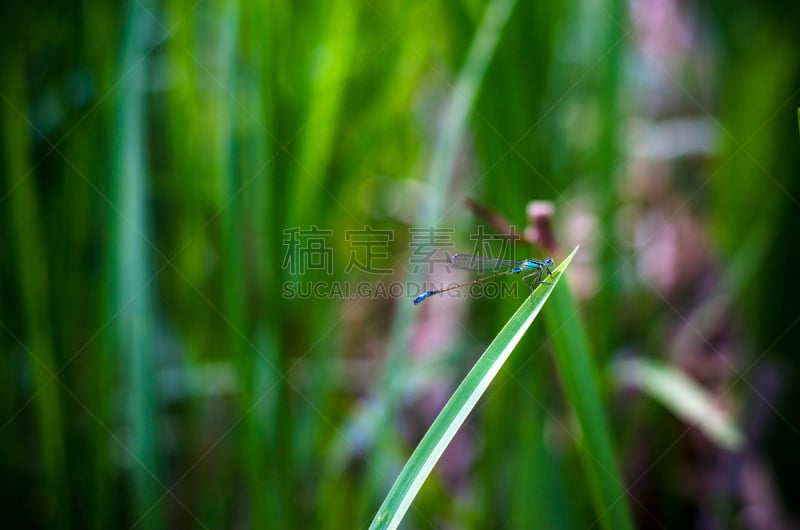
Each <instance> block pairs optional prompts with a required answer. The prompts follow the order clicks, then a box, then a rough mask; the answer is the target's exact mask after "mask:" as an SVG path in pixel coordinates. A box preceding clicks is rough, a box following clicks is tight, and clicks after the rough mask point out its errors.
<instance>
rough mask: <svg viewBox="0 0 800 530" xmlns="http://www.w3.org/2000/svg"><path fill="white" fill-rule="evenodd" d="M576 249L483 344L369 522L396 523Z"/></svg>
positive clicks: (379, 525) (394, 525) (387, 525)
mask: <svg viewBox="0 0 800 530" xmlns="http://www.w3.org/2000/svg"><path fill="white" fill-rule="evenodd" d="M577 251H578V248H577V247H576V248H575V250H573V251H572V254H570V255H569V256H568V257H567V259H565V260H564V261H563V262H562V263H561V264H560V265H559V266H558V267H557V268H556V269H555V270H554V271H553V275H552V276H551V277H550V281H552V283H551V284H542V285H540V286H539V287H538V288H537V289H536V290H535V291H534V292H533V297H532V300H531V301H528V300H525V302H524V303H523V304H522V305H521V306H520V308H519V309H518V310H517V312H516V313H514V315H513V316H512V317H511V319H510V320H509V321H508V323H506V325H505V326H504V327H503V329H502V330H501V331H500V333H499V334H498V335H497V337H495V339H494V340H493V341H492V343H491V344H490V345H489V347H488V348H486V351H485V352H484V354H483V355H482V356H481V357H480V359H478V361H477V362H476V363H475V366H473V367H472V370H470V372H469V373H468V374H467V376H466V377H465V378H464V380H463V381H462V382H461V384H460V385H459V386H458V388H457V389H456V391H455V392H454V393H453V396H452V397H451V398H450V400H449V401H448V402H447V404H446V405H445V406H444V408H443V409H442V411H441V412H440V413H439V416H438V417H437V418H436V420H435V421H434V422H433V424H432V425H431V427H430V429H428V432H427V433H425V436H423V438H422V441H420V443H419V445H418V446H417V448H416V450H414V453H413V454H412V455H411V458H410V459H409V460H408V462H407V463H406V465H405V467H404V468H403V470H402V471H401V472H400V476H398V477H397V480H396V481H395V483H394V485H393V486H392V489H391V490H390V491H389V494H388V495H387V496H386V499H385V500H384V501H383V505H381V507H380V509H379V510H378V513H377V514H376V515H375V518H374V519H373V521H372V524H371V525H370V528H397V526H398V525H399V524H400V521H401V520H402V519H403V516H404V515H405V513H406V511H407V510H408V508H409V506H411V501H413V500H414V497H415V496H416V494H417V492H419V490H420V488H421V487H422V484H423V483H424V482H425V479H427V477H428V475H429V474H430V472H431V470H432V469H433V466H434V465H435V464H436V462H437V461H438V460H439V457H441V456H442V453H444V450H445V449H446V448H447V445H448V444H449V443H450V441H451V440H452V439H453V436H454V435H455V433H456V431H458V429H459V427H461V424H463V423H464V420H466V418H467V416H468V415H469V413H470V412H471V411H472V409H473V408H474V407H475V404H476V403H477V402H478V399H479V398H480V397H481V396H482V395H483V393H484V392H485V391H486V389H487V388H488V386H489V383H491V382H492V380H493V379H494V378H495V376H496V375H497V373H498V372H499V371H500V368H501V367H502V366H503V364H504V363H505V362H506V360H507V359H508V357H509V355H510V354H511V352H512V351H513V350H514V348H515V347H516V345H517V344H518V343H519V341H520V339H521V338H522V336H523V335H524V334H525V331H527V329H528V328H529V327H530V325H531V323H532V322H533V320H534V319H535V318H536V316H537V315H538V314H539V311H540V310H541V309H542V306H543V305H544V302H545V301H546V300H547V299H548V298H549V296H550V293H552V292H553V289H554V288H555V286H556V284H558V281H559V280H560V279H561V275H562V274H563V271H564V269H565V268H566V267H567V265H569V263H570V261H572V257H573V256H574V255H575V253H576V252H577Z"/></svg>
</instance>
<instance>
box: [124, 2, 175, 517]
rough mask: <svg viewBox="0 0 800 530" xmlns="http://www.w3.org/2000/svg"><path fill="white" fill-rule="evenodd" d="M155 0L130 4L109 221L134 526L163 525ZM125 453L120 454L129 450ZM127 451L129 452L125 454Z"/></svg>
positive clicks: (126, 24) (125, 35) (126, 27)
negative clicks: (151, 124) (152, 189)
mask: <svg viewBox="0 0 800 530" xmlns="http://www.w3.org/2000/svg"><path fill="white" fill-rule="evenodd" d="M153 9H154V6H153V5H152V3H151V2H150V1H148V0H139V1H137V2H131V3H129V4H128V10H127V12H126V22H125V29H124V34H123V40H122V52H121V60H120V69H119V71H118V75H119V76H120V78H123V79H124V81H123V82H122V83H121V84H120V88H119V99H118V103H117V105H118V106H117V116H116V118H117V131H118V134H117V137H116V139H115V158H116V160H115V164H114V167H115V168H116V170H117V171H118V176H117V178H116V182H115V194H114V203H115V204H116V205H117V208H118V209H117V210H116V211H112V213H111V215H112V225H115V227H116V230H115V232H114V238H113V245H114V248H115V263H114V271H113V273H112V278H113V282H114V283H115V291H116V299H115V300H114V306H113V308H112V314H114V315H118V318H117V325H118V330H119V335H118V337H119V340H120V349H121V352H122V355H123V359H124V362H125V364H126V365H127V366H125V367H124V368H123V373H124V374H126V376H127V391H128V403H127V405H128V413H129V417H128V419H129V421H130V427H131V435H130V438H128V439H127V440H123V442H124V443H127V444H128V446H127V447H126V448H125V449H126V450H127V451H130V453H131V454H130V457H131V460H132V463H131V473H132V475H133V476H132V479H133V483H132V488H133V498H134V510H135V511H134V514H135V516H134V520H137V519H139V517H144V518H143V519H142V520H141V522H140V523H139V525H138V527H139V528H145V529H156V528H161V527H163V522H164V520H163V509H162V507H161V501H160V497H161V495H162V493H163V492H162V491H160V488H158V486H156V484H154V482H156V481H158V480H159V478H158V477H160V474H161V473H160V468H161V466H160V462H159V459H158V450H157V441H158V438H159V436H158V434H157V425H158V420H157V411H156V399H155V390H156V389H155V380H156V378H155V374H154V368H153V361H154V359H153V355H154V352H155V340H154V330H153V327H154V322H153V304H152V279H151V277H150V275H151V274H152V271H151V265H150V255H149V252H148V250H149V248H148V241H149V233H150V230H149V224H150V220H149V213H148V208H147V201H148V193H149V185H148V178H149V174H148V166H149V156H148V150H147V144H146V141H145V138H146V134H147V122H146V116H147V107H146V90H147V81H148V77H147V68H148V63H149V61H148V53H149V50H148V47H147V46H148V43H149V38H150V30H151V27H152V24H153V17H152V12H153ZM127 451H126V452H127ZM126 456H127V455H126Z"/></svg>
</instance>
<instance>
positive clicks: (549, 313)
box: [544, 289, 633, 530]
mask: <svg viewBox="0 0 800 530" xmlns="http://www.w3.org/2000/svg"><path fill="white" fill-rule="evenodd" d="M544 318H545V322H546V323H547V327H548V329H549V330H550V334H551V338H552V341H553V350H554V361H555V365H556V370H557V371H558V374H559V377H560V379H561V383H562V384H563V385H564V390H565V392H566V395H567V400H568V402H569V406H570V408H571V409H572V412H573V414H574V415H575V419H576V420H577V422H578V424H579V425H580V428H581V430H580V432H581V433H582V437H581V439H580V440H579V442H578V444H579V446H580V453H581V459H582V461H583V467H584V470H585V473H586V479H587V480H586V482H587V484H588V486H589V489H590V493H591V496H592V502H593V503H594V506H595V510H596V511H597V515H598V519H597V523H599V524H600V526H601V527H602V528H606V529H609V530H611V529H614V530H628V529H632V528H633V523H632V519H631V515H630V512H629V510H628V506H627V503H626V502H625V498H626V492H625V489H624V487H623V483H622V479H621V476H620V473H619V470H618V469H617V463H616V460H615V458H614V451H613V449H612V447H613V444H612V443H611V435H610V430H609V427H608V420H607V419H606V416H605V411H604V410H603V402H602V400H601V398H600V391H599V388H598V381H600V378H601V376H600V374H599V373H598V371H597V367H596V364H595V357H594V355H593V354H592V352H591V350H590V349H589V341H588V340H587V338H586V333H585V332H584V329H583V326H582V325H581V323H580V321H579V319H578V309H577V307H575V302H574V300H573V298H572V296H571V295H570V292H569V290H568V289H559V290H558V291H556V292H555V294H554V295H553V299H552V300H551V301H550V303H549V304H548V305H547V310H546V311H545V312H544Z"/></svg>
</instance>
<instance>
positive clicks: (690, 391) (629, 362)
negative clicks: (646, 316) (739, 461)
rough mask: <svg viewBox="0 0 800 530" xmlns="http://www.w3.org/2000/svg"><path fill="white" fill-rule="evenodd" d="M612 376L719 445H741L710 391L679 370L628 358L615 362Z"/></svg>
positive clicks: (728, 419)
mask: <svg viewBox="0 0 800 530" xmlns="http://www.w3.org/2000/svg"><path fill="white" fill-rule="evenodd" d="M612 374H613V375H614V377H615V378H616V379H617V381H619V382H620V383H623V384H626V385H632V386H635V387H636V388H638V389H640V390H641V391H642V392H643V393H644V394H647V395H648V396H650V397H651V398H653V399H654V400H656V401H658V402H659V403H661V404H662V405H664V406H665V407H667V408H668V409H669V410H671V411H672V412H673V413H675V415H676V416H678V417H679V418H681V419H682V420H683V421H685V422H687V423H690V424H692V425H694V426H696V427H697V428H698V429H700V430H701V431H703V433H704V434H705V435H706V436H708V438H709V439H710V440H711V441H713V442H715V443H716V444H718V445H719V446H721V447H723V448H725V449H730V450H733V449H737V448H738V447H740V446H741V444H742V439H743V436H742V433H741V431H740V430H739V428H738V427H737V426H736V424H735V423H734V422H733V420H732V419H731V418H730V417H729V416H727V415H726V414H725V412H724V411H723V410H722V409H720V407H719V406H718V405H717V404H716V403H715V402H714V398H713V397H712V396H711V395H710V394H709V393H708V392H706V391H705V390H704V389H703V388H702V387H701V386H700V385H698V384H697V383H696V382H694V381H693V380H692V379H690V378H689V377H688V376H687V375H686V374H684V373H683V372H681V371H679V370H677V369H676V368H674V367H672V366H669V365H667V364H663V363H656V362H653V361H649V360H647V359H625V360H621V361H618V362H616V363H614V365H613V367H612Z"/></svg>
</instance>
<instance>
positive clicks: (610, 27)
mask: <svg viewBox="0 0 800 530" xmlns="http://www.w3.org/2000/svg"><path fill="white" fill-rule="evenodd" d="M608 7H609V11H610V13H609V16H606V17H603V20H604V21H605V23H606V29H605V38H604V39H603V41H602V42H601V48H602V49H603V50H605V49H610V52H609V53H608V60H607V61H606V63H605V65H604V69H603V70H602V72H603V73H602V76H601V83H602V90H600V95H599V110H600V120H599V122H600V137H599V138H598V144H597V172H598V176H599V179H598V181H599V186H598V187H597V193H598V199H599V201H600V203H599V204H600V226H601V230H602V232H601V234H600V237H599V243H600V244H599V249H600V255H599V256H598V259H599V261H600V268H601V270H602V277H603V278H604V279H607V280H608V283H607V284H606V286H605V287H604V288H603V289H602V290H601V291H600V296H599V297H598V301H597V303H598V305H599V307H602V308H603V310H602V311H597V312H596V313H597V315H598V316H597V318H598V322H597V324H598V325H596V326H593V329H594V330H596V331H595V333H596V347H597V351H598V352H599V354H600V355H601V356H602V357H603V358H606V357H607V356H608V354H609V351H610V350H611V348H612V346H613V344H612V342H613V337H616V336H617V335H618V333H617V331H616V322H617V319H616V317H615V315H617V314H618V313H617V310H616V308H617V300H618V299H619V293H620V291H621V289H622V285H621V283H620V282H621V276H620V275H618V274H616V272H617V270H618V268H619V259H618V250H617V245H616V237H615V233H616V231H615V229H614V222H615V219H616V210H617V189H618V184H617V171H618V169H619V163H620V160H619V158H620V150H619V134H620V123H619V122H620V119H621V114H620V108H619V107H620V106H619V100H620V88H621V81H620V79H621V76H622V51H623V46H622V44H620V43H619V40H620V39H621V38H622V35H623V24H624V20H625V3H624V1H623V0H609V3H608Z"/></svg>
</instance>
